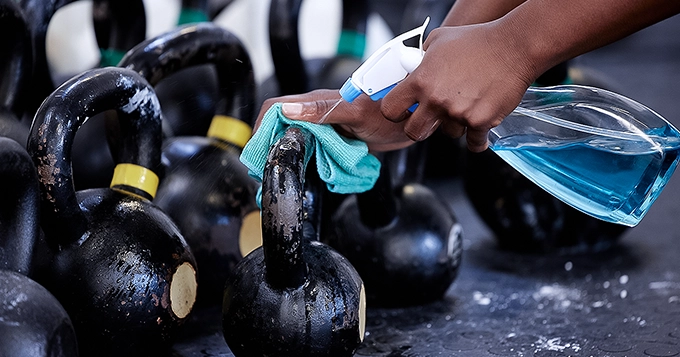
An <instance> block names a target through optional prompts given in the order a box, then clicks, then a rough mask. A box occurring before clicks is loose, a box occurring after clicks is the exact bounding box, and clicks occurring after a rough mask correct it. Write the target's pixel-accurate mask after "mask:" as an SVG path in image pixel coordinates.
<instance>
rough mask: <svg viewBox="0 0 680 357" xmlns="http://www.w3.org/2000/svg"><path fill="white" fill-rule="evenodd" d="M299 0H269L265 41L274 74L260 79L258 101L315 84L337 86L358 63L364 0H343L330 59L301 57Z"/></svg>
mask: <svg viewBox="0 0 680 357" xmlns="http://www.w3.org/2000/svg"><path fill="white" fill-rule="evenodd" d="M301 6H302V0H272V1H271V4H270V8H269V44H270V47H271V54H272V60H273V64H274V76H273V77H272V78H270V79H267V80H265V81H264V82H263V83H262V86H261V89H260V92H259V93H258V95H259V96H260V98H259V102H260V103H262V102H263V101H264V100H266V99H267V98H270V97H275V96H280V95H290V94H299V93H304V92H307V91H310V90H313V89H318V88H336V89H340V87H341V86H342V84H343V83H344V81H345V80H346V79H347V78H349V76H350V75H351V74H352V72H354V70H355V69H357V68H358V67H359V66H360V65H361V59H362V56H363V53H364V48H365V45H366V23H367V21H368V15H369V5H368V1H366V0H343V2H342V11H343V13H342V31H341V33H340V39H339V41H338V51H337V55H336V56H335V57H332V58H330V59H327V58H321V59H310V60H307V61H305V60H304V59H303V58H302V53H301V51H300V40H299V36H298V22H299V17H300V8H301Z"/></svg>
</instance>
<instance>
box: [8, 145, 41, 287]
mask: <svg viewBox="0 0 680 357" xmlns="http://www.w3.org/2000/svg"><path fill="white" fill-rule="evenodd" d="M0 183H1V185H0V189H1V191H0V222H2V224H0V253H2V254H0V270H12V271H15V272H17V273H20V274H23V275H27V276H29V275H30V274H31V258H32V253H33V247H34V246H35V243H36V241H37V240H38V236H39V234H40V228H39V227H40V225H39V223H40V216H39V215H40V194H39V188H38V175H37V173H36V170H35V166H34V165H33V161H31V157H30V156H29V155H28V153H27V152H26V149H24V147H23V146H21V145H20V144H19V143H17V142H16V141H14V140H12V139H9V138H4V137H0Z"/></svg>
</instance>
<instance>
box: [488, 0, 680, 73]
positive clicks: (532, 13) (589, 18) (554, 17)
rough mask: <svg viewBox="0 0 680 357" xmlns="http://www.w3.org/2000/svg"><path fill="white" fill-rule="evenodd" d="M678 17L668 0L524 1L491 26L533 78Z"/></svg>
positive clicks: (679, 5) (678, 8)
mask: <svg viewBox="0 0 680 357" xmlns="http://www.w3.org/2000/svg"><path fill="white" fill-rule="evenodd" d="M679 12H680V1H668V0H570V1H562V0H528V1H526V2H524V3H523V4H521V5H520V6H518V7H517V8H515V9H514V10H512V11H510V12H509V13H508V14H507V15H505V16H503V17H502V18H500V19H499V20H498V21H496V25H497V26H498V27H497V29H498V32H499V33H500V34H505V36H510V37H512V41H513V42H512V43H513V45H516V46H519V48H518V49H519V50H520V51H521V52H522V53H523V55H525V56H527V58H528V59H529V60H530V62H531V64H532V65H533V67H534V74H535V75H539V74H541V73H543V71H545V70H547V69H548V68H550V67H552V66H554V65H556V64H558V63H560V62H562V61H565V60H568V59H571V58H573V57H576V56H578V55H581V54H583V53H586V52H588V51H591V50H594V49H596V48H599V47H601V46H604V45H606V44H609V43H611V42H614V41H616V40H619V39H621V38H623V37H625V36H627V35H630V34H631V33H633V32H636V31H638V30H641V29H642V28H644V27H647V26H649V25H652V24H654V23H656V22H658V21H661V20H663V19H665V18H668V17H670V16H673V15H675V14H677V13H679Z"/></svg>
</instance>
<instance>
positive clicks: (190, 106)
mask: <svg viewBox="0 0 680 357" xmlns="http://www.w3.org/2000/svg"><path fill="white" fill-rule="evenodd" d="M208 22H209V19H208V1H207V0H182V7H181V10H180V14H179V18H178V19H177V25H178V26H180V27H181V26H184V25H188V24H198V23H208ZM174 31H176V29H172V30H170V31H168V32H174ZM219 83H220V82H219V81H218V80H217V73H216V71H215V67H214V66H213V65H211V64H209V63H207V64H195V65H192V66H190V67H186V68H182V69H181V70H178V71H173V73H167V74H166V75H165V76H164V77H163V80H162V81H160V82H158V83H153V85H154V88H155V89H156V93H157V94H158V99H159V100H160V101H161V107H162V108H163V127H164V131H165V133H166V137H173V136H204V135H205V133H206V132H207V131H208V128H209V126H210V121H211V120H212V117H213V115H214V114H215V110H216V109H217V105H218V102H219V101H220V99H221V96H220V88H219ZM222 83H223V82H222Z"/></svg>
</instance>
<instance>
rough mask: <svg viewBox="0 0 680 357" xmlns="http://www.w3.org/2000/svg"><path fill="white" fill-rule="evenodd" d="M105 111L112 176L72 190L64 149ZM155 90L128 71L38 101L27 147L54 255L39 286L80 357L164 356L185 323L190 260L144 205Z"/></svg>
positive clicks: (105, 72) (152, 157) (155, 144)
mask: <svg viewBox="0 0 680 357" xmlns="http://www.w3.org/2000/svg"><path fill="white" fill-rule="evenodd" d="M107 110H115V111H116V112H117V114H118V115H117V118H118V121H117V123H116V125H115V126H112V127H111V128H110V129H111V131H112V134H111V137H112V138H113V140H112V142H114V143H119V145H115V146H113V148H114V150H115V151H114V153H115V155H114V157H115V158H116V163H117V166H116V169H115V170H114V175H113V178H112V180H111V186H110V188H98V189H89V190H81V191H78V192H76V191H75V188H74V185H73V175H72V170H71V157H70V153H71V149H72V145H73V138H74V136H75V135H76V132H77V130H78V128H79V127H80V126H81V125H82V124H83V123H84V122H85V121H87V120H88V119H89V118H91V117H93V116H94V115H96V114H98V113H101V112H103V111H107ZM160 113H161V112H160V105H159V103H158V99H157V98H156V96H155V94H154V92H153V88H152V87H151V86H150V85H149V84H148V83H147V82H146V81H145V80H144V79H143V78H142V77H141V76H140V75H139V74H137V73H135V72H134V71H131V70H127V69H122V68H115V67H107V68H103V69H93V70H89V71H86V72H83V73H82V74H80V75H78V76H75V77H73V78H72V79H70V80H68V81H66V82H65V83H64V84H63V85H61V86H60V87H59V88H57V89H56V90H55V91H54V92H53V93H52V94H51V95H50V96H49V97H48V98H46V99H45V101H44V102H43V104H42V105H41V106H40V108H39V110H38V112H37V113H36V115H35V118H34V121H33V125H32V126H31V131H30V135H29V140H28V145H27V149H28V152H29V154H30V155H31V157H32V158H33V162H34V163H35V165H36V168H37V172H38V177H39V183H40V193H41V207H42V208H41V217H42V223H41V225H42V229H43V231H44V233H45V236H46V240H47V242H48V243H49V244H50V245H51V246H52V248H53V250H54V258H53V261H52V264H51V265H50V267H49V269H47V271H46V272H44V274H41V276H44V277H45V278H44V280H43V281H39V282H40V283H42V284H43V285H44V286H45V287H47V288H48V290H49V291H50V292H52V294H54V295H55V296H56V297H57V299H58V300H59V301H60V302H61V304H62V305H63V306H64V308H65V309H66V311H67V312H68V313H69V315H70V316H71V319H72V321H73V323H74V326H75V330H76V333H77V337H78V341H79V347H80V352H81V355H96V356H101V355H107V354H115V355H152V354H156V353H164V352H167V351H166V350H165V349H166V348H167V347H168V344H169V342H170V341H171V339H172V336H173V333H174V331H175V330H176V329H177V327H178V326H180V325H181V324H182V323H183V322H184V321H186V320H187V318H188V317H189V316H190V313H191V311H192V308H193V305H194V302H195V298H196V289H197V283H196V281H197V277H196V262H195V260H194V257H193V255H192V253H191V250H190V248H189V246H188V245H187V244H186V242H185V240H184V238H183V237H182V235H181V233H180V232H179V229H178V228H177V226H176V225H175V224H174V223H173V222H172V220H171V219H170V218H169V217H168V216H167V215H166V214H165V213H164V212H163V211H162V210H161V209H160V208H158V207H157V206H156V205H154V204H153V203H152V202H151V200H152V199H153V196H154V194H155V192H156V188H157V185H158V174H157V173H156V172H158V170H159V167H160V160H161V140H162V135H161V114H160Z"/></svg>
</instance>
